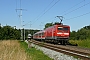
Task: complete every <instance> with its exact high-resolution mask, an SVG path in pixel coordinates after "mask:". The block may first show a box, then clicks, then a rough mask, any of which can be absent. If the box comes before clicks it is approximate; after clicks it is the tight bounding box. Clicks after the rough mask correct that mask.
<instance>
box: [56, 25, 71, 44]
mask: <svg viewBox="0 0 90 60" xmlns="http://www.w3.org/2000/svg"><path fill="white" fill-rule="evenodd" d="M56 36H57V37H56V39H57V40H58V41H59V42H60V43H61V44H65V43H68V40H69V37H70V27H69V26H68V25H57V33H56Z"/></svg>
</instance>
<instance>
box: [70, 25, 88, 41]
mask: <svg viewBox="0 0 90 60" xmlns="http://www.w3.org/2000/svg"><path fill="white" fill-rule="evenodd" d="M86 39H90V25H89V26H85V27H83V28H81V29H79V30H78V31H72V32H71V33H70V40H86Z"/></svg>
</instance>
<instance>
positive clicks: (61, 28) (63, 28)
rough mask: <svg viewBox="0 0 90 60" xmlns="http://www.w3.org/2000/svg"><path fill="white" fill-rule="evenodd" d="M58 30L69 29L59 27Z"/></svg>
mask: <svg viewBox="0 0 90 60" xmlns="http://www.w3.org/2000/svg"><path fill="white" fill-rule="evenodd" d="M58 30H68V28H67V27H58Z"/></svg>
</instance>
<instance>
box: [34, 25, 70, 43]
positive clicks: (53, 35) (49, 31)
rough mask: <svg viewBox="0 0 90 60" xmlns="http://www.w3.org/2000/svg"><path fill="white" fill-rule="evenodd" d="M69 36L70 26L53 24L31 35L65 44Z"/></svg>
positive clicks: (35, 37)
mask: <svg viewBox="0 0 90 60" xmlns="http://www.w3.org/2000/svg"><path fill="white" fill-rule="evenodd" d="M69 36H70V26H68V25H63V24H55V25H53V26H51V27H49V28H46V29H45V30H43V31H39V32H37V33H35V34H34V35H33V39H38V40H44V41H50V42H54V43H61V44H67V43H68V40H69Z"/></svg>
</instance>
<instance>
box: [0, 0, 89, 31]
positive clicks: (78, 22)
mask: <svg viewBox="0 0 90 60" xmlns="http://www.w3.org/2000/svg"><path fill="white" fill-rule="evenodd" d="M20 9H21V10H20ZM56 16H63V21H62V23H63V24H65V25H69V26H70V28H71V31H77V30H79V29H80V28H83V27H84V26H88V25H90V0H0V23H1V25H2V26H6V25H9V26H12V27H14V26H16V28H26V29H43V28H44V26H45V24H46V23H51V22H53V23H55V22H60V20H59V18H57V17H56ZM20 17H21V18H20Z"/></svg>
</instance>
